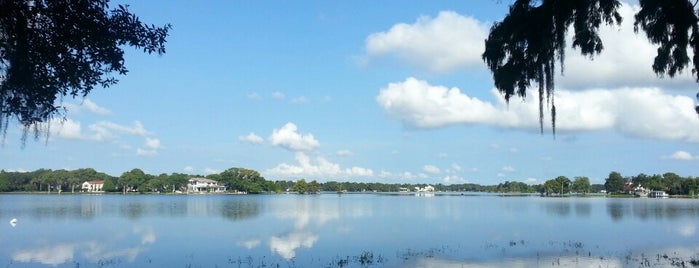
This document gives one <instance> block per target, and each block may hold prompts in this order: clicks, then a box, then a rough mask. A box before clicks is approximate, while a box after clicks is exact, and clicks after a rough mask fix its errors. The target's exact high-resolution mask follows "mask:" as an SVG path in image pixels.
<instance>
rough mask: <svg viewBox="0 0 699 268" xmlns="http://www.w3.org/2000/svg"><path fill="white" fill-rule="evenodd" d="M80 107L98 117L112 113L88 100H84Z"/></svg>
mask: <svg viewBox="0 0 699 268" xmlns="http://www.w3.org/2000/svg"><path fill="white" fill-rule="evenodd" d="M82 106H83V107H84V108H85V109H87V110H88V111H90V112H92V113H94V114H98V115H109V114H111V113H112V112H111V111H109V109H107V108H104V107H101V106H99V105H97V103H95V102H93V101H91V100H90V99H85V100H84V101H83V103H82Z"/></svg>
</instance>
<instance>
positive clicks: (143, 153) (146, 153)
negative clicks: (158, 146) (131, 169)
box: [136, 148, 158, 157]
mask: <svg viewBox="0 0 699 268" xmlns="http://www.w3.org/2000/svg"><path fill="white" fill-rule="evenodd" d="M157 154H158V151H156V150H148V149H143V148H137V149H136V155H138V156H146V157H153V156H156V155H157Z"/></svg>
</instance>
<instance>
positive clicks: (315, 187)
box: [306, 180, 320, 194]
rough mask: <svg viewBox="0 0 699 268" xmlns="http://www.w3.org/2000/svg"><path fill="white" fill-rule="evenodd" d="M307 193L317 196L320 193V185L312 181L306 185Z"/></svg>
mask: <svg viewBox="0 0 699 268" xmlns="http://www.w3.org/2000/svg"><path fill="white" fill-rule="evenodd" d="M306 192H307V193H309V194H317V193H319V192H320V184H318V182H317V181H316V180H312V181H311V182H310V183H308V188H307V190H306Z"/></svg>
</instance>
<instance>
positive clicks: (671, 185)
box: [604, 171, 699, 196]
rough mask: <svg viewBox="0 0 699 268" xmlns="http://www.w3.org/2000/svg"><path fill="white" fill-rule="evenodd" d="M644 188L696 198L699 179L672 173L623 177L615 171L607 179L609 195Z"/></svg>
mask: <svg viewBox="0 0 699 268" xmlns="http://www.w3.org/2000/svg"><path fill="white" fill-rule="evenodd" d="M626 185H630V186H632V187H643V188H645V189H648V190H651V191H665V192H667V193H668V194H670V195H686V196H695V195H696V194H698V193H699V177H691V176H690V177H682V176H680V175H677V174H675V173H672V172H667V173H664V174H654V175H646V174H643V173H640V174H638V175H636V176H626V177H624V176H622V175H621V174H620V173H619V172H616V171H613V172H610V173H609V176H607V178H606V179H605V182H604V188H605V189H606V190H607V192H608V193H628V191H629V188H630V187H625V186H626Z"/></svg>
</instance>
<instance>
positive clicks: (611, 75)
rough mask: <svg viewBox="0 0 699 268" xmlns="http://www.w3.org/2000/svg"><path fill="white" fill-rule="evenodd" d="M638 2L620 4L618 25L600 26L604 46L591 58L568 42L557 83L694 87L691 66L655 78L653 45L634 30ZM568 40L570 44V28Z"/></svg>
mask: <svg viewBox="0 0 699 268" xmlns="http://www.w3.org/2000/svg"><path fill="white" fill-rule="evenodd" d="M639 9H640V8H639V6H638V5H630V4H626V3H625V4H624V5H622V6H621V8H619V13H620V14H621V16H622V17H623V18H624V20H623V21H622V23H621V26H603V27H600V38H601V39H602V42H603V43H604V50H603V51H602V53H601V54H600V55H597V56H594V59H593V60H590V59H589V58H586V57H583V56H582V55H580V51H579V50H577V51H576V50H573V49H572V47H571V46H568V47H567V48H566V58H565V73H564V75H563V76H560V72H558V73H559V75H558V77H557V78H556V79H557V81H556V82H557V85H560V86H562V87H566V88H590V87H622V86H642V87H647V86H649V85H653V86H660V85H665V86H670V87H677V86H681V87H694V86H696V83H695V82H694V79H692V76H691V69H686V70H685V71H684V73H683V74H680V75H678V76H676V77H675V78H672V79H669V78H666V79H659V78H658V77H657V76H656V75H655V73H654V72H653V69H652V66H653V61H654V59H655V55H656V53H657V46H655V45H652V44H651V43H650V42H649V41H648V39H647V38H646V36H645V33H644V32H643V31H642V30H641V31H639V33H638V34H636V33H634V30H633V29H634V26H633V23H634V20H633V16H634V15H635V13H636V12H638V10H639ZM569 32H570V34H569V37H568V39H569V41H568V44H572V35H571V34H572V29H571V31H569Z"/></svg>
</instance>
